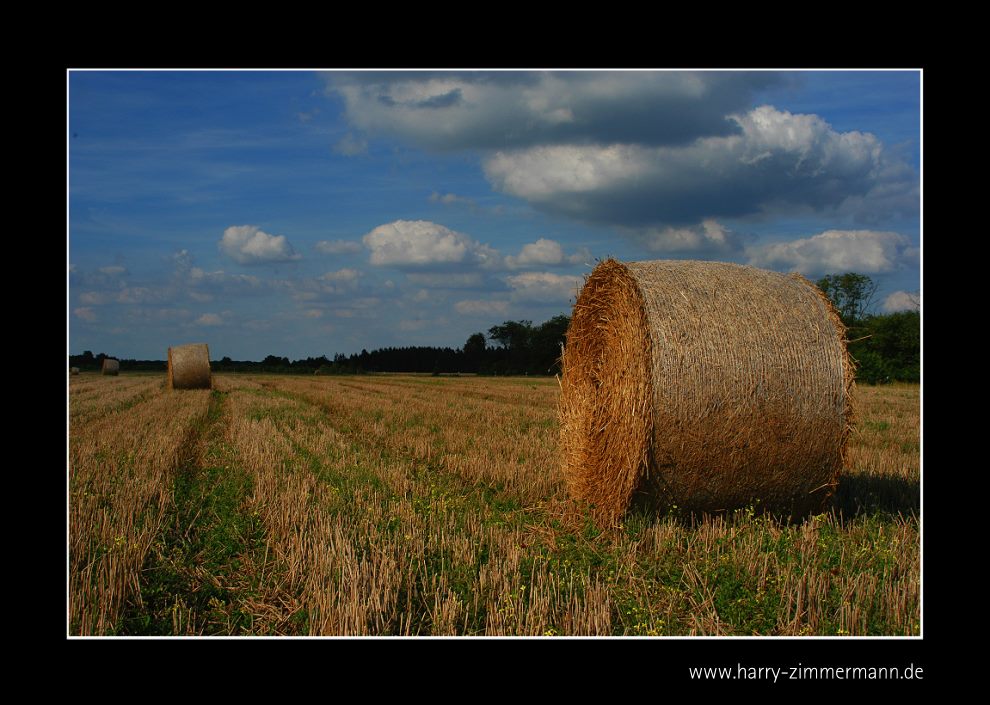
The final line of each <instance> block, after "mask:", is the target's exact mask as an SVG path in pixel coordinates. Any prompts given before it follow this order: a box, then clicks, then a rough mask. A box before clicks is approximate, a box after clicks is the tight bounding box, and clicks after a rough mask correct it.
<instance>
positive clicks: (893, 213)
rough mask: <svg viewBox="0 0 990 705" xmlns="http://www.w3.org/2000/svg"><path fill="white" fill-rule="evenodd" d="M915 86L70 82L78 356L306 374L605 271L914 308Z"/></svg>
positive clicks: (411, 76)
mask: <svg viewBox="0 0 990 705" xmlns="http://www.w3.org/2000/svg"><path fill="white" fill-rule="evenodd" d="M920 93H921V78H920V74H919V72H917V71H893V72H875V71H871V72H863V71H841V72H823V71H814V72H812V71H807V72H786V73H784V72H764V71H761V72H738V71H737V72H694V73H687V72H661V71H626V72H616V71H607V72H605V71H602V72H589V71H575V72H552V73H551V72H516V71H508V72H408V71H399V72H381V71H374V72H318V71H272V72H257V71H253V72H245V71H223V72H218V71H177V72H173V71H70V72H69V74H68V106H69V134H68V135H67V153H68V154H67V156H68V162H67V164H68V177H69V192H68V198H69V228H68V246H69V257H68V266H69V275H68V276H69V304H68V317H69V347H70V351H71V352H73V353H80V352H82V351H83V350H92V351H93V352H94V353H96V352H106V353H108V354H110V355H115V356H119V357H125V358H141V359H164V358H165V355H166V350H167V348H168V346H169V345H175V344H181V343H186V342H201V341H205V342H208V343H209V344H210V352H211V356H212V357H214V358H216V359H219V358H220V357H222V356H230V357H232V358H234V359H261V358H262V357H264V356H265V355H268V354H276V355H284V356H287V357H290V358H292V359H297V358H300V357H307V356H318V355H322V354H326V355H328V356H332V355H333V354H334V353H336V352H344V353H350V352H357V351H360V350H361V349H362V348H367V349H369V350H370V349H372V348H376V347H383V346H389V345H450V346H452V347H459V346H461V345H463V343H464V341H465V340H466V339H467V337H468V336H469V335H470V334H472V333H474V332H477V331H487V329H488V328H490V327H491V326H492V325H495V324H498V323H501V322H502V321H505V320H510V319H511V320H518V319H530V320H533V321H534V322H537V323H539V322H542V321H543V320H546V319H547V318H549V317H551V316H554V315H557V314H559V313H568V314H569V313H570V310H571V306H572V305H573V300H574V296H575V292H576V288H577V287H578V286H579V285H580V283H581V281H582V275H584V274H587V273H588V272H590V271H591V269H592V268H593V266H594V264H595V261H596V259H599V258H604V257H606V256H613V257H616V258H619V259H623V260H645V259H671V258H676V259H711V260H722V261H731V262H739V263H743V264H751V265H754V266H758V267H764V268H767V269H773V270H777V271H782V272H788V271H799V272H802V273H803V274H805V275H806V276H808V277H811V278H817V277H820V276H822V275H823V274H829V273H840V272H845V271H855V272H860V273H863V274H867V275H869V276H871V277H872V278H873V279H874V280H875V281H877V282H878V284H879V292H878V296H877V299H876V310H877V311H885V310H898V309H902V308H905V307H910V306H911V305H912V304H913V301H916V300H917V298H916V296H915V295H917V294H918V293H919V291H920V287H921V283H920V230H921V225H920V215H919V213H920V158H921V144H920V134H921V130H920V123H921V101H920Z"/></svg>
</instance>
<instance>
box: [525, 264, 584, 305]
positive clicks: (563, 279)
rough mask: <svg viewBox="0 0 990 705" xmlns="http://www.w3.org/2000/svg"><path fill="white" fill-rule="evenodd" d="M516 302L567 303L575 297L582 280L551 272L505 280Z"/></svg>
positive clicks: (528, 273) (534, 273) (529, 274)
mask: <svg viewBox="0 0 990 705" xmlns="http://www.w3.org/2000/svg"><path fill="white" fill-rule="evenodd" d="M506 281H507V282H508V284H509V286H510V287H511V288H512V298H513V300H516V301H532V302H538V303H554V302H564V301H568V300H569V299H571V298H572V297H574V296H576V295H577V291H578V289H580V287H581V286H582V284H584V278H583V277H579V276H574V275H568V274H553V273H552V272H524V273H523V274H516V275H514V276H511V277H508V278H507V279H506Z"/></svg>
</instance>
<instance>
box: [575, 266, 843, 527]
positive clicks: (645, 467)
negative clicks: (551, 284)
mask: <svg viewBox="0 0 990 705" xmlns="http://www.w3.org/2000/svg"><path fill="white" fill-rule="evenodd" d="M562 362H563V374H562V376H561V398H560V399H561V401H560V415H561V451H562V460H563V472H564V475H565V477H566V479H567V481H568V485H569V487H570V489H571V492H572V494H574V495H575V496H576V497H578V498H580V499H583V500H586V501H588V502H589V503H591V504H592V505H593V507H594V509H593V511H594V512H595V514H596V515H597V516H598V517H599V519H604V520H606V521H614V520H617V519H618V518H619V517H621V516H622V514H624V513H625V512H626V511H627V510H628V508H629V506H630V505H631V504H632V503H633V502H634V501H636V502H642V503H643V505H644V506H652V507H655V508H659V509H661V510H662V509H670V508H673V507H678V508H680V509H682V510H685V511H693V512H718V511H724V510H731V509H736V508H741V507H747V506H750V505H755V506H758V507H759V508H761V509H768V510H772V511H776V512H783V513H789V514H790V515H791V516H795V517H796V516H802V515H805V514H807V513H808V512H811V511H818V510H820V509H821V508H822V507H823V506H824V504H825V502H826V501H827V500H828V498H829V497H830V496H831V494H832V492H833V491H834V489H835V487H836V485H837V484H838V479H839V474H840V472H841V470H842V467H843V458H844V453H845V445H846V439H847V437H848V434H849V430H850V423H851V419H852V406H851V396H852V386H853V375H854V368H853V364H852V361H851V359H850V358H849V355H848V352H847V350H846V338H845V327H844V326H843V324H842V321H841V320H840V319H839V317H838V314H837V313H836V312H835V309H834V308H833V307H832V305H831V303H830V302H829V300H828V298H827V297H825V295H824V294H822V293H821V292H820V291H819V290H818V288H817V287H815V286H814V285H813V284H812V283H811V282H809V281H808V280H807V279H805V278H804V277H801V276H800V275H796V274H792V275H789V276H788V275H783V274H777V273H774V272H768V271H764V270H760V269H755V268H753V267H745V266H742V265H736V264H729V263H722V262H695V261H665V260H660V261H652V262H632V263H628V264H623V263H621V262H617V261H616V260H612V259H609V260H605V261H604V262H601V263H600V264H599V265H598V266H597V267H596V268H595V270H594V271H593V272H592V273H591V275H590V276H589V277H588V279H587V281H586V282H585V284H584V287H583V288H582V290H581V292H580V294H579V296H578V299H577V302H576V303H575V306H574V314H573V316H572V318H571V323H570V326H569V328H568V331H567V342H566V346H565V348H564V354H563V357H562Z"/></svg>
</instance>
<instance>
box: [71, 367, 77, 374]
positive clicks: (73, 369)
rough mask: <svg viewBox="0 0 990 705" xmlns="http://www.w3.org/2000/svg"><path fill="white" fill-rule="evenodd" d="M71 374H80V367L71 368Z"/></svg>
mask: <svg viewBox="0 0 990 705" xmlns="http://www.w3.org/2000/svg"><path fill="white" fill-rule="evenodd" d="M69 374H70V375H77V374H79V368H78V367H70V368H69Z"/></svg>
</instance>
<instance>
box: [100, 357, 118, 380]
mask: <svg viewBox="0 0 990 705" xmlns="http://www.w3.org/2000/svg"><path fill="white" fill-rule="evenodd" d="M102 372H103V374H105V375H113V376H114V377H116V376H117V375H118V374H120V362H118V361H117V360H111V359H110V358H109V357H106V358H103V370H102Z"/></svg>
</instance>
